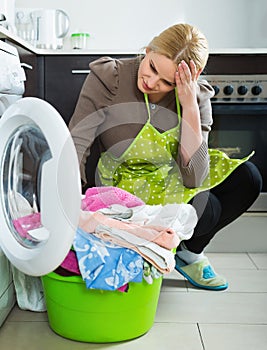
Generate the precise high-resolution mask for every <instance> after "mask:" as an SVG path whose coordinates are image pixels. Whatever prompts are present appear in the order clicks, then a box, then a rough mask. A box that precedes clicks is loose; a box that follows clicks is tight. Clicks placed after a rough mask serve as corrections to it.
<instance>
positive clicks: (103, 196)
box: [81, 186, 145, 211]
mask: <svg viewBox="0 0 267 350" xmlns="http://www.w3.org/2000/svg"><path fill="white" fill-rule="evenodd" d="M112 204H121V205H124V206H125V207H128V208H132V207H137V206H138V205H144V204H145V203H144V202H143V201H142V200H141V199H139V198H138V197H136V196H134V195H133V194H131V193H129V192H127V191H124V190H122V189H121V188H118V187H112V186H106V187H105V186H103V187H92V188H88V189H87V190H86V192H85V197H84V198H83V200H82V208H81V209H82V210H85V211H97V210H99V209H103V208H107V207H109V206H110V205H112Z"/></svg>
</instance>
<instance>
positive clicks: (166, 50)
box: [147, 23, 209, 69]
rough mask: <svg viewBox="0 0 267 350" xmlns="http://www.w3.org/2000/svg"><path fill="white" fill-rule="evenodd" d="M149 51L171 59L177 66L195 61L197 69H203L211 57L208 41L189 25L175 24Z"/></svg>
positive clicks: (151, 44)
mask: <svg viewBox="0 0 267 350" xmlns="http://www.w3.org/2000/svg"><path fill="white" fill-rule="evenodd" d="M147 48H148V49H150V50H152V51H154V52H156V53H159V54H161V55H164V56H166V57H167V58H170V59H171V60H172V61H173V62H174V63H176V64H177V65H178V64H179V63H180V62H181V61H182V60H184V61H185V62H186V63H187V64H189V61H190V60H193V61H194V62H195V64H196V67H197V69H203V68H204V67H205V65H206V63H207V60H208V56H209V48H208V41H207V39H206V37H205V36H204V34H203V33H201V32H200V31H199V29H198V28H196V27H194V26H191V25H189V24H183V23H180V24H175V25H173V26H171V27H169V28H167V29H166V30H164V31H163V32H162V33H160V34H159V35H158V36H156V37H154V38H153V39H152V41H151V42H150V43H149V44H148V46H147Z"/></svg>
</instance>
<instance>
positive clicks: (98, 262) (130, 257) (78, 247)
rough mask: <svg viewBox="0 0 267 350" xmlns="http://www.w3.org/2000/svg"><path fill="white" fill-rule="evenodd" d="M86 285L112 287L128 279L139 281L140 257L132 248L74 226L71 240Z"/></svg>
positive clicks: (120, 284) (141, 270) (141, 265)
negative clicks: (75, 229) (74, 233)
mask: <svg viewBox="0 0 267 350" xmlns="http://www.w3.org/2000/svg"><path fill="white" fill-rule="evenodd" d="M73 246H74V249H75V251H76V255H77V259H78V264H79V268H80V272H81V275H82V278H83V280H84V281H85V283H86V287H87V288H90V289H103V290H116V289H118V288H120V287H122V286H123V285H125V284H126V283H128V282H141V281H142V278H143V262H144V261H143V258H142V257H141V255H139V254H138V253H136V252H135V251H133V250H131V249H128V248H123V247H120V246H118V245H115V244H113V243H110V242H105V241H103V240H101V239H99V238H97V237H95V236H94V235H93V234H91V233H87V232H85V231H83V230H81V229H80V228H78V229H77V231H76V235H75V238H74V242H73Z"/></svg>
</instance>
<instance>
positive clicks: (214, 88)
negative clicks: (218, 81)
mask: <svg viewBox="0 0 267 350" xmlns="http://www.w3.org/2000/svg"><path fill="white" fill-rule="evenodd" d="M212 87H213V90H214V92H215V96H216V95H218V93H219V92H220V88H219V86H218V85H212Z"/></svg>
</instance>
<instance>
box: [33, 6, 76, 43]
mask: <svg viewBox="0 0 267 350" xmlns="http://www.w3.org/2000/svg"><path fill="white" fill-rule="evenodd" d="M31 18H32V21H33V28H34V36H35V38H34V41H35V45H36V47H38V48H41V49H60V48H62V46H63V38H64V37H65V36H66V35H67V33H68V31H69V27H70V20H69V16H68V15H67V14H66V12H64V11H62V10H59V9H41V10H35V11H32V13H31Z"/></svg>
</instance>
